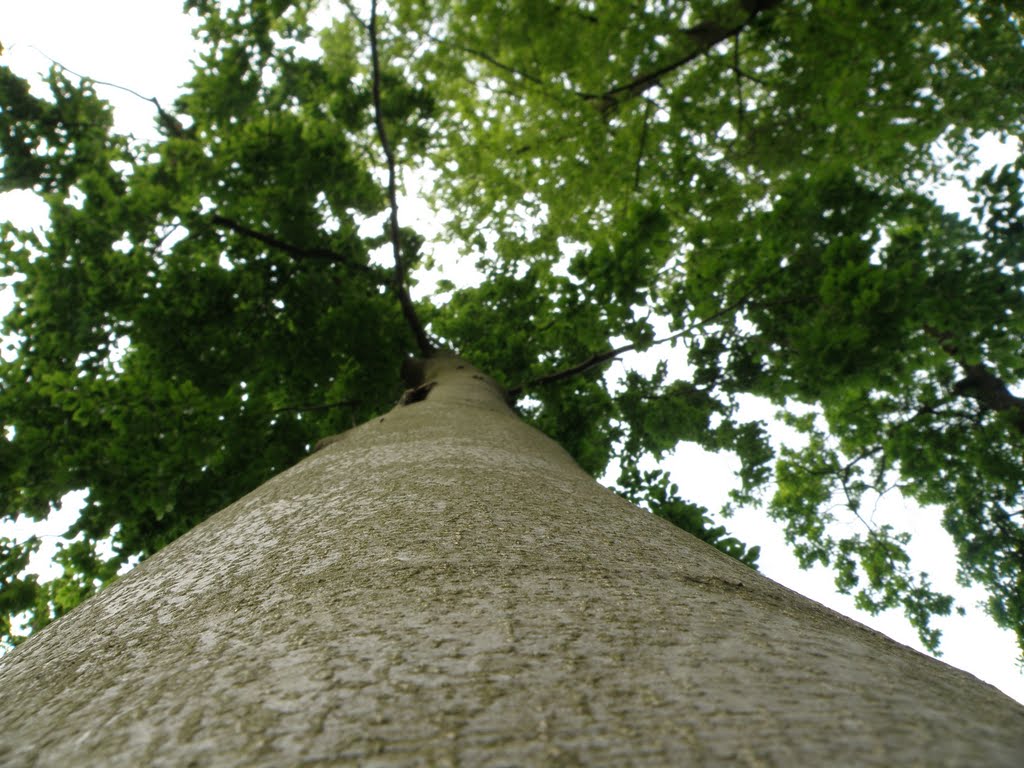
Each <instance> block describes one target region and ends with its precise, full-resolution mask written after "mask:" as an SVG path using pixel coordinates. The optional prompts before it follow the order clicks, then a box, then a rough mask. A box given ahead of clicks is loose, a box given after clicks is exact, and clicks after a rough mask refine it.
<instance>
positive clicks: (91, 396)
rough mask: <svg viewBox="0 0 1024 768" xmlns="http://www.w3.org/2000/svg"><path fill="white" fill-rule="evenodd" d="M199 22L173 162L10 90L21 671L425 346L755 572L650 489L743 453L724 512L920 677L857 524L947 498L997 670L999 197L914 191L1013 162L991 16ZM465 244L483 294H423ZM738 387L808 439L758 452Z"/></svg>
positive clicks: (1021, 316)
mask: <svg viewBox="0 0 1024 768" xmlns="http://www.w3.org/2000/svg"><path fill="white" fill-rule="evenodd" d="M185 5H186V8H188V9H191V10H195V11H197V12H198V13H199V15H200V17H201V19H202V23H201V26H200V27H199V28H198V31H197V35H198V38H199V40H200V42H201V44H202V50H203V54H202V56H201V59H200V61H199V63H198V66H197V68H196V71H195V75H194V77H193V79H192V80H191V81H190V82H189V83H188V84H187V85H186V87H185V90H184V94H183V95H182V96H181V97H180V99H178V101H177V102H176V103H175V104H174V106H173V108H172V109H164V108H163V107H162V106H160V105H158V104H156V103H154V120H155V121H156V124H157V125H158V126H159V127H160V130H161V132H162V138H161V139H160V140H159V141H156V142H142V141H139V140H137V139H135V138H133V137H131V136H123V135H118V134H117V133H116V132H115V130H114V129H113V123H112V118H111V113H110V110H109V108H108V107H107V105H106V104H105V102H104V101H103V99H102V98H101V97H100V96H99V94H98V86H97V84H96V83H93V82H91V81H90V80H88V79H87V78H79V77H75V76H73V75H71V74H70V73H68V72H67V71H65V70H63V69H62V68H61V67H60V66H57V65H55V66H54V67H53V69H52V70H51V71H50V73H49V76H48V80H47V83H48V86H49V90H50V92H49V94H47V95H45V96H39V95H35V94H33V93H32V92H31V91H30V90H29V88H28V85H27V84H26V83H25V82H24V81H23V80H22V79H20V78H19V77H17V76H16V75H14V74H13V73H12V72H10V71H9V70H7V69H5V68H0V110H2V111H0V142H2V152H3V170H2V181H0V190H3V191H9V190H32V191H34V192H36V193H37V194H38V195H40V196H41V197H42V199H43V200H44V201H45V202H46V203H47V204H48V205H49V210H50V226H49V229H48V230H47V232H46V234H45V236H40V235H37V234H34V233H33V232H31V231H23V230H19V229H18V228H16V227H15V226H13V225H11V224H6V225H4V226H3V230H2V238H0V240H2V253H3V263H4V274H5V275H6V276H8V277H9V278H10V279H12V280H14V281H16V282H15V290H16V292H17V302H16V305H15V308H14V311H13V312H12V313H11V314H10V316H9V317H8V318H7V319H6V321H5V322H6V325H5V329H6V332H7V333H10V334H14V335H15V338H16V342H15V343H14V345H13V348H12V349H11V350H9V354H8V355H7V356H6V358H5V362H4V363H3V368H2V390H0V418H2V420H3V425H4V434H3V439H2V442H0V465H2V468H0V483H2V484H3V486H2V493H0V499H2V504H3V508H2V510H0V514H3V515H4V516H6V517H8V518H16V517H18V516H21V515H25V516H28V517H30V518H32V519H35V520H41V519H43V518H45V517H46V516H47V515H48V514H49V513H50V512H51V510H52V509H54V508H55V506H56V505H59V503H60V499H61V498H62V496H64V494H66V493H68V492H69V491H72V490H75V489H87V491H88V497H87V500H86V503H85V506H84V508H83V509H82V511H81V513H80V516H79V518H78V520H77V521H76V522H75V523H74V525H73V526H72V528H71V530H69V531H68V539H69V543H68V544H67V545H66V546H65V547H64V548H63V549H62V550H61V552H60V554H59V556H58V559H59V564H60V565H61V566H62V567H63V575H62V576H61V577H60V578H58V579H56V580H53V581H50V582H47V583H39V582H38V581H37V579H36V578H35V577H34V576H32V575H26V574H25V568H26V566H27V563H28V558H29V556H30V554H31V553H32V552H33V551H34V550H35V549H37V548H38V545H39V542H38V540H36V539H29V540H27V541H22V542H14V541H9V540H3V541H0V603H2V608H3V610H2V611H0V632H2V634H3V635H4V636H5V637H6V640H7V641H8V642H18V641H19V639H21V634H20V633H19V630H18V629H17V626H16V623H12V622H13V621H14V619H15V617H18V616H27V623H28V627H29V628H30V629H32V630H34V629H37V628H39V627H41V626H43V625H44V624H46V623H47V622H48V621H50V620H52V618H53V617H55V616H59V615H60V614H62V613H63V612H65V611H66V610H68V609H69V608H71V607H72V606H73V605H75V604H76V603H77V602H79V601H80V600H81V599H83V598H84V597H86V596H88V595H89V594H90V593H92V592H93V591H95V590H96V589H97V588H98V587H100V586H101V585H102V584H103V583H105V582H107V581H109V580H111V579H113V578H115V575H116V573H117V571H118V569H119V568H120V567H122V566H123V565H124V564H125V563H127V562H128V561H129V560H130V558H132V557H134V556H143V557H144V556H146V555H149V554H151V553H153V552H155V551H156V550H157V549H159V548H160V547H161V546H163V545H164V544H166V543H167V542H169V541H171V540H172V539H173V538H175V537H176V536H178V535H180V534H181V533H182V532H184V531H186V530H188V529H189V528H190V527H192V526H193V525H195V524H196V523H198V522H199V521H201V520H202V519H204V518H205V517H207V516H208V515H210V514H212V513H213V512H215V511H216V510H217V509H219V508H221V507H222V506H224V505H225V504H227V503H228V502H230V501H231V500H233V499H235V498H237V497H238V496H240V495H242V494H243V493H245V492H246V491H248V490H250V489H251V488H253V487H254V486H255V485H257V484H258V483H260V482H262V481H263V480H265V479H266V478H268V477H269V476H271V475H273V474H274V473H276V472H278V471H280V470H282V469H283V468H285V467H287V466H288V465H290V464H291V463H293V462H295V461H296V460H298V459H299V458H300V457H302V456H303V455H304V454H305V453H307V452H308V451H309V450H310V448H311V446H312V445H313V444H314V443H315V441H316V440H317V439H318V438H319V437H322V436H324V435H326V434H331V433H334V432H338V431H341V430H343V429H345V428H348V427H350V426H351V425H353V424H355V423H358V422H360V421H362V420H364V419H367V418H369V417H371V416H372V415H373V414H375V413H378V412H380V411H381V410H383V409H386V408H387V407H389V406H390V404H391V403H393V402H394V401H395V400H396V399H397V398H398V396H399V395H400V393H401V383H400V381H399V380H398V379H397V377H396V376H395V372H396V371H397V370H398V369H399V367H400V363H401V361H402V360H403V359H404V358H405V357H406V356H408V355H410V354H420V353H423V352H424V351H427V350H428V348H429V347H431V346H442V345H443V346H449V347H453V348H456V349H458V350H459V351H460V352H461V353H463V354H464V355H466V356H468V357H469V358H470V359H472V360H474V361H475V362H476V363H477V364H478V365H480V366H482V367H484V368H486V369H488V370H489V371H490V372H491V373H492V374H493V375H495V376H496V377H497V378H498V380H499V381H501V382H502V383H503V384H505V385H506V386H507V387H508V388H509V391H510V395H511V396H512V397H513V398H516V399H517V402H518V407H519V408H520V410H521V411H522V412H523V414H524V415H525V416H526V417H527V418H529V419H531V420H532V421H533V422H534V423H536V424H537V425H538V426H539V427H540V428H541V429H543V430H545V431H546V432H548V433H549V434H550V435H552V436H553V437H555V438H556V439H558V440H559V441H561V442H562V444H563V445H564V446H565V447H566V448H567V449H568V450H570V451H571V452H572V453H573V454H574V455H575V456H576V458H577V459H578V460H579V462H580V463H581V465H582V466H584V467H585V468H586V469H587V470H588V471H590V472H592V473H595V474H600V473H602V472H604V471H606V469H607V468H608V467H609V466H616V467H618V468H619V469H620V471H621V476H620V479H619V484H620V490H621V491H622V492H623V493H624V494H626V495H627V496H628V497H630V498H631V499H633V500H635V501H637V502H639V503H642V504H645V505H646V506H648V507H649V508H650V509H651V510H652V511H653V512H655V513H657V514H660V515H662V516H664V517H666V518H667V519H669V520H671V521H672V522H673V523H675V524H677V525H679V526H681V527H683V528H685V529H687V530H690V531H692V532H694V533H695V534H696V535H698V536H700V537H702V538H704V539H705V540H707V541H709V542H711V543H712V544H715V545H716V546H718V547H719V548H720V549H722V550H723V551H725V552H727V553H729V554H731V555H733V556H735V557H737V558H739V559H741V560H743V561H744V562H747V563H748V564H751V565H753V564H754V563H755V561H756V558H757V551H756V547H753V548H748V547H747V546H746V545H745V544H743V543H742V542H740V541H739V540H738V539H736V538H734V537H733V536H730V535H729V533H728V532H727V531H726V529H725V528H724V527H723V526H721V525H719V524H716V523H715V522H714V521H713V519H712V517H711V514H710V512H709V511H708V510H706V509H704V508H702V507H700V506H698V505H695V504H693V503H691V502H690V501H688V500H686V498H685V495H683V496H681V495H680V493H681V491H680V489H679V488H678V487H676V486H675V485H674V484H673V483H672V482H671V481H670V480H669V479H668V477H667V476H666V475H665V474H664V473H663V472H662V471H660V470H654V471H651V470H648V469H644V468H643V467H642V466H641V461H642V460H643V459H644V457H647V456H651V455H653V456H654V457H655V458H660V457H662V456H664V455H665V454H666V453H667V452H670V451H672V450H673V449H674V448H675V447H676V446H677V445H678V444H679V443H680V442H691V443H695V444H697V445H699V446H701V447H703V448H705V449H707V450H710V451H727V452H731V453H733V454H735V455H736V456H737V457H738V458H739V460H740V464H741V468H740V470H739V473H738V480H739V482H738V487H737V489H736V490H735V491H734V492H733V499H734V503H735V504H746V505H754V504H761V505H763V507H764V509H765V511H766V512H767V514H769V515H771V516H772V517H774V518H775V519H777V520H780V521H782V522H783V523H784V526H785V530H786V535H787V538H788V540H789V541H790V543H791V544H792V546H793V547H794V550H795V552H796V554H797V556H798V557H799V559H800V561H801V562H802V563H803V564H805V565H808V566H809V565H811V564H813V563H816V562H820V563H824V564H826V565H829V566H831V567H832V568H834V570H835V573H836V584H837V586H838V587H839V588H840V589H841V590H843V591H846V592H851V593H854V594H856V596H857V600H858V602H859V604H860V605H862V606H863V607H865V608H867V609H869V610H875V611H878V610H882V609H885V608H890V607H902V608H903V610H904V611H905V612H906V614H907V616H908V617H909V619H910V620H911V622H913V624H914V625H915V626H916V627H917V628H918V630H919V632H920V634H921V637H922V639H923V640H924V642H925V643H927V644H928V645H929V646H931V647H935V646H936V644H937V642H938V632H937V631H936V630H935V629H934V628H933V627H931V625H930V623H929V619H930V618H931V617H932V616H934V615H936V614H940V615H941V614H946V613H949V611H950V610H951V609H952V607H953V605H952V600H951V598H950V597H949V596H947V595H943V594H940V593H938V592H936V591H935V590H934V589H933V588H932V587H931V585H930V583H929V581H928V578H927V575H926V574H919V573H917V572H916V571H915V569H914V568H913V567H912V564H911V562H910V559H909V556H908V555H907V551H906V544H907V541H908V538H907V535H906V534H904V533H901V532H898V531H896V530H894V529H893V528H891V527H888V526H877V527H875V526H872V525H871V524H870V521H869V520H867V516H866V515H863V514H862V511H863V509H864V507H865V505H867V504H870V503H871V502H872V500H873V499H874V498H876V497H877V495H878V494H880V493H884V492H885V491H886V490H888V489H891V488H898V489H899V491H900V492H901V493H902V494H903V495H904V496H906V497H908V498H910V499H914V500H916V501H918V502H921V503H923V504H931V505H936V506H937V508H939V509H941V514H942V519H943V524H944V526H945V528H946V529H947V530H948V531H949V532H950V533H951V534H952V536H953V538H954V540H955V542H956V544H957V547H958V556H959V562H958V567H959V574H960V577H961V579H962V580H963V581H964V582H965V583H971V582H976V583H980V584H982V585H984V586H985V588H986V589H987V590H988V593H989V595H990V600H989V605H988V607H989V610H990V612H991V614H992V616H993V617H994V618H995V620H996V621H997V622H998V623H999V624H1000V625H1002V626H1005V627H1008V628H1011V629H1013V630H1014V631H1016V632H1017V634H1018V637H1019V638H1020V639H1021V642H1022V647H1024V461H1022V455H1024V450H1022V449H1024V398H1022V397H1021V395H1020V394H1018V393H1020V392H1021V385H1022V380H1024V351H1022V343H1021V339H1022V337H1024V306H1022V305H1024V293H1022V287H1024V286H1022V283H1024V248H1022V245H1024V244H1022V240H1021V232H1022V222H1021V210H1022V200H1021V186H1022V184H1021V179H1022V175H1021V174H1022V171H1024V165H1022V163H1021V161H1018V162H1017V163H1016V164H1014V165H1010V166H1007V167H997V168H993V169H990V170H988V171H986V172H985V173H983V174H981V175H980V177H978V178H977V179H976V180H975V181H973V182H972V184H973V186H972V193H973V195H974V197H973V199H974V204H975V210H974V215H973V217H972V218H971V219H970V220H964V219H960V218H957V217H956V216H953V215H951V214H948V213H946V212H944V211H943V210H942V209H940V208H939V207H938V206H937V205H936V204H935V203H934V202H933V200H932V199H931V198H930V197H929V196H928V195H927V194H926V192H927V189H928V186H929V185H930V184H934V183H936V182H937V181H940V180H942V179H945V178H950V177H954V176H960V177H963V178H967V176H966V175H965V173H966V171H967V169H968V168H970V167H971V165H972V162H973V159H974V154H975V151H976V150H975V147H976V144H977V140H978V138H979V137H980V136H981V135H983V134H984V133H986V132H994V133H995V134H997V135H998V136H1000V137H1003V138H1009V137H1012V136H1019V135H1020V133H1021V129H1022V125H1021V123H1022V115H1024V88H1022V86H1021V80H1020V78H1019V73H1020V72H1021V71H1024V46H1022V43H1024V37H1022V31H1021V23H1022V17H1021V15H1020V12H1019V10H1016V9H1014V8H1013V7H1011V5H1010V4H1006V3H1000V2H970V1H967V2H964V1H961V0H936V1H935V2H931V3H927V4H922V3H900V2H886V3H881V4H878V3H875V4H865V3H859V2H852V1H848V0H829V2H814V3H811V2H799V1H797V0H717V1H712V0H697V1H695V2H691V3H685V4H684V3H669V2H657V1H656V0H648V1H647V2H644V3H624V2H621V1H620V0H614V1H613V0H589V1H588V0H503V1H501V2H495V1H494V0H488V1H487V2H480V0H448V1H447V2H436V1H434V0H393V2H390V3H389V4H388V6H387V7H386V8H380V9H378V8H377V7H376V6H375V5H373V7H372V8H370V9H367V8H355V7H352V8H350V9H349V11H348V12H347V13H346V14H345V15H344V16H343V17H340V18H331V19H325V18H324V15H323V13H319V12H317V8H316V3H315V2H313V1H312V0H299V1H297V2H286V1H285V0H240V2H237V3H234V4H224V3H215V2H209V1H208V0H189V2H187V3H186V4H185ZM939 148H941V151H939ZM389 166H393V167H394V169H395V172H396V173H398V174H401V173H409V172H411V171H418V172H425V173H427V174H428V176H429V178H430V179H431V181H430V194H431V195H432V202H433V203H434V204H435V205H436V206H437V207H438V210H440V211H444V212H445V215H446V217H447V218H446V221H447V232H446V235H445V238H444V239H445V244H444V245H439V244H436V243H435V244H430V243H425V242H424V239H423V237H422V236H421V235H419V234H417V233H415V232H412V231H410V230H408V229H398V228H396V227H394V226H393V224H392V221H393V219H392V215H391V214H393V213H399V212H398V211H396V210H395V196H394V194H393V192H394V187H393V184H392V183H391V182H393V181H394V178H393V177H391V175H390V174H388V173H387V169H388V167H389ZM456 253H457V254H459V255H460V256H461V257H462V258H465V259H471V260H472V261H473V262H474V263H475V264H476V267H477V269H478V270H479V271H480V273H481V274H482V279H481V280H480V281H479V283H478V284H475V285H462V286H457V285H455V284H453V283H450V282H448V281H446V280H442V281H440V282H438V283H437V286H438V287H437V292H436V293H435V295H434V296H432V297H430V296H420V297H419V301H418V302H415V303H414V302H412V301H411V300H409V288H410V287H411V288H412V293H414V294H415V293H416V288H415V276H416V275H417V274H418V275H421V276H422V275H423V274H425V271H426V270H430V269H431V268H433V267H435V266H436V263H437V262H438V261H439V260H440V259H441V257H442V256H444V257H447V258H450V257H451V256H452V255H453V254H456ZM423 329H426V334H424V333H423V332H422V331H423ZM632 350H640V351H643V350H650V351H653V352H655V353H656V354H657V355H658V356H659V357H660V359H661V360H662V362H661V364H659V365H658V366H657V367H656V369H655V371H654V373H653V375H641V374H640V373H639V372H638V371H636V370H632V369H631V368H630V365H631V363H630V361H631V360H632V359H633V358H631V357H629V356H627V357H625V358H624V362H625V363H626V372H625V374H624V375H623V376H622V378H621V380H620V381H617V382H616V381H613V380H612V379H611V377H607V378H606V377H605V376H604V375H603V368H604V366H605V364H606V363H607V362H608V361H609V360H612V359H616V358H621V357H622V356H623V355H625V354H626V353H627V352H629V351H632ZM750 395H754V396H758V397H761V398H766V399H768V400H769V401H771V402H772V403H774V404H776V405H777V406H778V407H779V408H780V409H781V411H782V413H783V418H784V419H785V421H786V422H787V424H788V425H789V426H790V427H791V428H792V429H793V430H795V432H796V433H798V434H799V435H801V436H802V437H801V440H798V441H796V442H795V443H793V444H791V445H787V446H784V447H781V448H779V447H777V446H773V444H772V442H771V441H770V439H769V436H768V433H767V431H766V425H764V424H762V423H760V422H756V421H755V422H744V421H743V420H742V419H741V418H740V417H739V415H738V407H739V404H740V402H741V400H742V398H744V397H745V396H750ZM840 509H845V510H846V512H847V513H848V514H849V515H850V516H851V517H854V518H862V519H864V521H865V522H864V524H863V526H862V527H861V528H860V529H857V528H850V527H842V528H837V527H836V526H835V525H832V523H833V522H834V521H836V520H837V519H839V517H840V515H841V512H840V511H839V510H840ZM837 530H839V531H841V533H840V534H837V533H836V531H837ZM851 531H852V532H851ZM108 539H110V540H112V545H113V552H114V554H113V556H112V557H108V556H106V555H103V554H101V552H102V551H103V549H102V547H101V546H100V545H101V543H102V542H105V541H107V540H108ZM26 612H27V613H26Z"/></svg>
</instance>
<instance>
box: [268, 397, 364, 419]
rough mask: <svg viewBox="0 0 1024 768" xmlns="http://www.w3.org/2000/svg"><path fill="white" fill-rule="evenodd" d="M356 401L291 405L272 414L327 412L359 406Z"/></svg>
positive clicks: (277, 409) (275, 410)
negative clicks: (340, 407) (338, 408)
mask: <svg viewBox="0 0 1024 768" xmlns="http://www.w3.org/2000/svg"><path fill="white" fill-rule="evenodd" d="M358 404H359V403H358V402H357V401H356V400H338V401H337V402H333V403H320V404H319V405H289V406H285V407H284V408H275V409H274V410H273V411H271V414H273V415H274V416H276V415H277V414H279V413H292V412H306V411H327V410H330V409H331V408H337V407H339V406H342V405H349V406H351V405H358Z"/></svg>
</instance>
